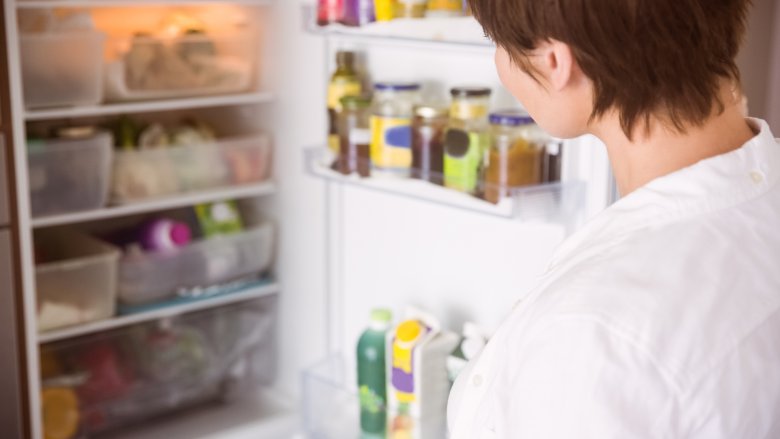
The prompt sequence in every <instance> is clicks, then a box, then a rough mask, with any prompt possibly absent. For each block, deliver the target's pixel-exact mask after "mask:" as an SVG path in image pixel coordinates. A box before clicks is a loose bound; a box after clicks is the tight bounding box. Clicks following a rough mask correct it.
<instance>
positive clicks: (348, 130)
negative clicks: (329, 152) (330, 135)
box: [334, 95, 371, 177]
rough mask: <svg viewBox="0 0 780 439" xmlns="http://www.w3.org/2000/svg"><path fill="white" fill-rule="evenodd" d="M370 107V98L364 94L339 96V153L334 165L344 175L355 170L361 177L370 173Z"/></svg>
mask: <svg viewBox="0 0 780 439" xmlns="http://www.w3.org/2000/svg"><path fill="white" fill-rule="evenodd" d="M370 107H371V99H370V98H369V97H368V96H365V95H360V96H344V97H343V98H341V113H340V114H339V121H338V131H339V153H338V157H337V158H336V163H335V166H334V167H335V169H336V170H337V171H338V172H340V173H342V174H344V175H349V174H352V173H355V172H357V173H358V174H359V175H360V176H361V177H368V176H369V175H371V154H370V147H369V144H370V140H371V132H370V131H369V115H370Z"/></svg>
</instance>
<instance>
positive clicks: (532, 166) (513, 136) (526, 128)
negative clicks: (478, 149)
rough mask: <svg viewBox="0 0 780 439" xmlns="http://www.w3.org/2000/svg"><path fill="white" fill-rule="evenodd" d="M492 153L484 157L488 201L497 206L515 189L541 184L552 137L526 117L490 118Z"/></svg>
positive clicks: (512, 112)
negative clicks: (546, 148) (543, 164)
mask: <svg viewBox="0 0 780 439" xmlns="http://www.w3.org/2000/svg"><path fill="white" fill-rule="evenodd" d="M490 137H491V144H490V151H489V153H488V154H487V155H486V156H485V199H486V200H488V201H490V202H491V203H498V202H499V201H501V199H502V198H506V197H510V196H511V191H512V189H514V188H517V187H521V186H527V185H532V184H539V183H541V182H542V159H543V154H544V147H545V145H546V144H547V143H548V142H549V140H550V137H549V135H547V134H546V133H545V132H544V131H542V129H541V128H539V126H538V125H536V123H534V120H533V119H531V116H529V115H528V114H527V113H525V112H523V111H520V110H504V111H497V112H494V113H492V114H491V115H490Z"/></svg>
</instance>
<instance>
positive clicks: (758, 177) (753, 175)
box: [750, 171, 764, 184]
mask: <svg viewBox="0 0 780 439" xmlns="http://www.w3.org/2000/svg"><path fill="white" fill-rule="evenodd" d="M750 179H751V180H753V183H755V184H761V183H763V182H764V174H763V173H762V172H761V171H751V172H750Z"/></svg>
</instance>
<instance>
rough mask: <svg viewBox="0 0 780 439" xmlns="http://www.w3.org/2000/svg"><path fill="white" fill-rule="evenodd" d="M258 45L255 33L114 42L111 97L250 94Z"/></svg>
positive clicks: (111, 44)
mask: <svg viewBox="0 0 780 439" xmlns="http://www.w3.org/2000/svg"><path fill="white" fill-rule="evenodd" d="M254 41H255V40H254V38H252V33H251V32H237V33H236V34H235V35H210V34H190V35H184V36H179V37H175V38H161V37H155V36H132V37H128V38H113V39H110V40H109V42H108V53H109V57H108V58H109V61H108V63H107V64H106V69H105V83H106V97H107V98H108V99H109V100H113V101H134V100H152V99H171V98H177V97H185V96H199V95H211V94H223V93H235V92H241V91H245V90H247V89H249V88H251V86H252V85H253V78H254V72H255V64H256V59H257V50H256V45H255V44H254Z"/></svg>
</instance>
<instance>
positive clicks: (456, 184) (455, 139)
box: [444, 87, 490, 194]
mask: <svg viewBox="0 0 780 439" xmlns="http://www.w3.org/2000/svg"><path fill="white" fill-rule="evenodd" d="M450 93H451V95H452V105H451V106H450V121H449V125H448V127H447V132H446V134H445V139H444V185H445V186H447V187H449V188H452V189H456V190H459V191H462V192H466V193H470V194H474V193H476V192H477V189H478V186H479V184H478V183H479V177H480V171H481V167H482V162H483V156H484V154H485V152H486V151H487V149H488V142H489V139H488V121H487V115H488V105H489V103H490V89H489V88H486V87H456V88H453V89H452V90H451V91H450Z"/></svg>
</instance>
